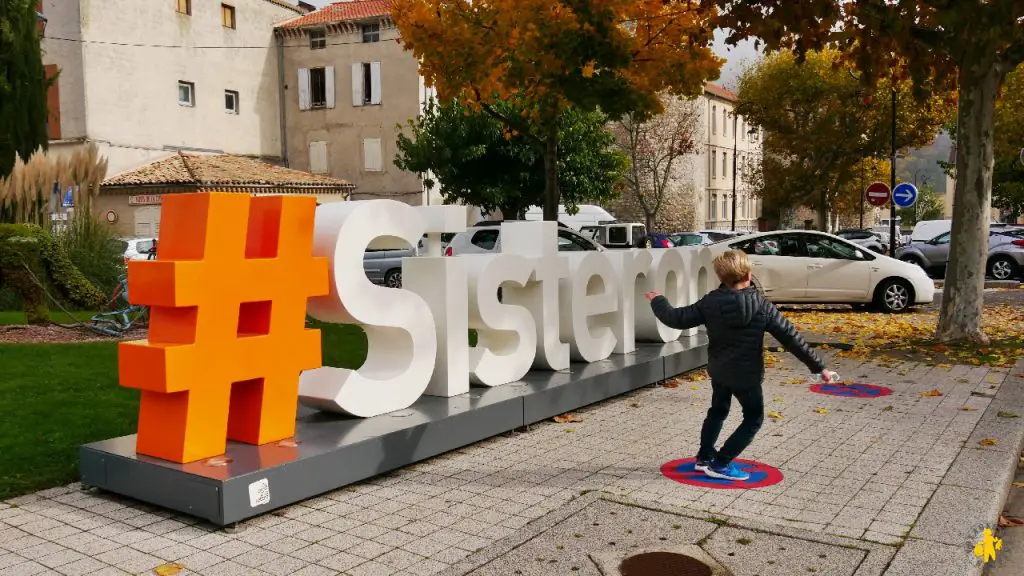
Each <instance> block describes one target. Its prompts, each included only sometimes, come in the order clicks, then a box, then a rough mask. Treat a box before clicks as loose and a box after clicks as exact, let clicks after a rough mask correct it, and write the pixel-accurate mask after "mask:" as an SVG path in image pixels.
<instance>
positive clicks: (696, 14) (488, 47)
mask: <svg viewBox="0 0 1024 576" xmlns="http://www.w3.org/2000/svg"><path fill="white" fill-rule="evenodd" d="M391 13H392V18H393V19H394V21H395V23H396V25H397V26H398V28H399V31H400V32H401V35H402V42H403V43H404V45H405V47H406V49H408V50H410V51H412V53H413V54H414V55H415V57H416V58H417V59H418V60H419V61H420V73H421V74H422V75H423V77H424V79H425V81H426V83H427V84H428V85H431V86H434V87H435V88H436V89H437V96H438V99H439V100H441V101H442V102H448V101H450V100H452V99H458V100H459V101H460V102H462V103H463V104H465V105H466V106H468V107H470V108H476V109H482V110H484V111H485V112H487V113H488V114H491V115H492V116H494V117H495V118H497V119H498V120H500V121H502V122H503V123H504V124H505V125H506V127H507V128H508V129H510V130H511V129H514V130H518V131H519V132H520V133H522V134H523V135H524V136H526V137H527V138H528V139H529V140H530V141H531V142H532V143H533V144H534V145H535V146H537V148H538V149H540V150H543V151H544V155H545V166H546V178H545V217H548V216H549V214H548V212H549V211H554V210H555V209H556V208H557V204H558V190H557V178H555V170H554V166H555V163H556V161H557V149H558V146H557V144H558V141H557V139H558V129H557V119H558V117H559V115H560V114H561V113H562V112H563V111H564V110H565V109H567V108H569V107H577V108H580V109H582V110H587V111H590V110H596V109H600V110H601V111H602V112H604V113H605V114H607V115H608V116H609V117H610V118H611V119H613V120H615V119H619V118H621V117H622V116H624V115H625V114H634V115H636V116H645V115H651V114H658V113H660V112H661V111H662V101H661V99H660V98H659V94H660V93H669V94H673V95H678V96H685V97H694V96H697V95H699V94H701V93H702V92H703V87H704V83H705V82H706V81H708V80H713V79H716V78H718V74H719V70H720V68H721V66H722V63H723V61H722V60H721V59H719V58H718V57H716V56H715V55H714V54H713V53H712V51H711V49H710V47H709V42H710V40H711V34H712V31H713V28H714V24H713V20H714V17H715V12H714V9H713V8H708V7H702V6H701V4H700V3H696V2H694V3H690V2H664V1H662V0H581V1H575V2H566V1H563V0H472V1H469V0H393V1H392V2H391ZM503 101H512V102H514V103H515V104H516V106H515V109H516V110H518V111H520V112H519V113H517V114H515V115H514V116H513V115H507V114H501V113H499V112H498V111H497V110H495V108H494V107H493V105H494V104H496V103H498V102H503ZM551 216H552V217H553V215H551Z"/></svg>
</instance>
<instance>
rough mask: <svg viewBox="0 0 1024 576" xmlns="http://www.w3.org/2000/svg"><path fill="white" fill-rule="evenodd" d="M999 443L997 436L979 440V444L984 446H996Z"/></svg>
mask: <svg viewBox="0 0 1024 576" xmlns="http://www.w3.org/2000/svg"><path fill="white" fill-rule="evenodd" d="M998 443H999V441H998V440H996V439H995V438H982V439H981V440H978V444H981V445H982V446H995V445H996V444H998Z"/></svg>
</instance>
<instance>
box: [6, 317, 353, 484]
mask: <svg viewBox="0 0 1024 576" xmlns="http://www.w3.org/2000/svg"><path fill="white" fill-rule="evenodd" d="M9 317H11V314H10V313H0V324H3V323H5V320H7V319H8V318H9ZM20 321H21V322H24V318H23V317H22V318H21V320H20ZM9 323H17V322H15V321H11V322H9ZM315 327H318V328H321V330H322V337H323V357H324V364H325V365H330V366H338V367H343V368H358V367H359V366H360V365H362V363H363V361H364V360H365V358H366V337H365V335H364V334H363V332H362V330H361V329H360V328H358V327H355V326H334V325H327V326H315ZM0 375H2V376H0V500H2V499H5V498H10V497H12V496H16V495H18V494H24V493H26V492H32V491H35V490H40V489H43V488H48V487H51V486H59V485H61V484H66V483H69V482H72V481H74V480H75V479H76V478H77V474H78V447H79V446H80V445H81V444H85V443H88V442H94V441H96V440H103V439H106V438H111V437H115V436H123V435H125V434H132V433H134V432H135V426H136V422H137V418H138V403H139V401H138V398H139V393H138V391H136V390H128V389H125V388H121V387H120V386H118V385H117V344H116V343H114V342H95V343H84V344H4V345H0Z"/></svg>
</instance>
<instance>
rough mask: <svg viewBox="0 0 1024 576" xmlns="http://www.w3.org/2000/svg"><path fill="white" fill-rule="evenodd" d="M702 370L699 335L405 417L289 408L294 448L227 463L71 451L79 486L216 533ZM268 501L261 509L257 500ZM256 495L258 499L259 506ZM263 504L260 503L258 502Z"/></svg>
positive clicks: (115, 445)
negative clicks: (174, 514) (186, 518)
mask: <svg viewBox="0 0 1024 576" xmlns="http://www.w3.org/2000/svg"><path fill="white" fill-rule="evenodd" d="M706 363H707V340H706V338H705V337H704V335H703V334H700V335H698V336H695V337H692V338H682V339H680V340H678V341H676V342H671V343H668V344H664V345H640V347H639V349H638V350H637V351H636V352H635V353H633V354H627V355H614V356H612V357H611V358H609V359H608V360H603V361H601V362H594V363H592V364H573V365H572V366H571V367H570V369H569V370H568V371H565V372H541V371H535V372H530V373H529V374H527V376H526V378H524V379H523V380H522V381H520V382H515V383H512V384H507V385H504V386H499V387H496V388H473V389H472V390H471V391H470V392H469V393H468V394H463V395H461V396H456V397H453V398H439V397H436V396H423V397H421V398H420V399H419V400H418V401H417V402H416V403H415V404H414V405H413V406H412V407H410V408H409V409H407V410H402V411H399V412H394V413H391V414H385V415H382V416H377V417H374V418H365V419H363V418H354V417H346V416H342V415H338V414H328V413H324V412H318V411H314V410H310V409H307V408H305V407H303V406H300V407H299V417H298V421H297V425H296V431H295V439H294V441H285V442H278V443H271V444H266V445H263V446H251V445H248V444H240V443H235V442H229V443H228V447H227V452H226V456H227V457H228V459H229V461H228V462H227V463H226V464H222V465H219V466H218V465H211V463H210V462H209V461H201V462H194V463H191V464H175V463H173V462H168V461H164V460H159V459H156V458H149V457H146V456H139V455H137V454H136V453H135V436H134V435H131V436H122V437H120V438H112V439H110V440H104V441H102V442H96V443H93V444H87V445H85V446H82V447H81V449H80V451H79V468H80V470H81V475H82V483H83V484H84V485H87V486H94V487H97V488H100V489H102V490H107V491H109V492H113V493H116V494H121V495H124V496H128V497H130V498H134V499H137V500H141V501H143V502H147V503H149V504H154V505H157V506H160V507H163V508H168V509H171V510H176V511H178V512H183V513H186V514H189V515H192V516H196V517H199V518H203V519H206V520H209V521H210V522H213V523H214V524H217V525H219V526H224V525H228V524H233V523H235V522H239V521H241V520H245V519H247V518H251V517H253V516H259V515H260V514H265V513H267V512H269V511H271V510H274V509H277V508H281V507H283V506H287V505H289V504H294V503H296V502H300V501H302V500H306V499H308V498H311V497H313V496H317V495H319V494H323V493H325V492H329V491H331V490H336V489H338V488H341V487H343V486H346V485H348V484H352V483H355V482H359V481H361V480H365V479H367V478H371V477H373V476H376V475H378V474H382V473H384V472H388V471H391V470H395V469H397V468H401V467H403V466H407V465H409V464H412V463H414V462H418V461H420V460H424V459H427V458H430V457H433V456H437V455H438V454H443V453H445V452H448V451H451V450H455V449H457V448H461V447H463V446H467V445H469V444H473V443H475V442H479V441H481V440H484V439H486V438H490V437H492V436H496V435H498V434H502V433H504V432H508V431H510V430H514V429H516V428H520V427H522V426H525V425H527V424H532V423H535V422H539V421H541V420H545V419H547V418H550V417H552V416H555V415H557V414H561V413H564V412H568V411H570V410H575V409H577V408H580V407H582V406H586V405H589V404H593V403H595V402H600V401H601V400H605V399H607V398H611V397H613V396H617V395H619V394H623V393H625V392H629V391H631V390H636V389H638V388H642V387H644V386H647V385H649V384H653V383H655V382H658V381H661V380H664V379H665V378H670V377H672V376H675V375H677V374H681V373H683V372H687V371H690V370H694V369H696V368H700V367H702V366H704V365H705V364H706ZM267 492H269V500H268V499H267ZM261 496H262V498H261ZM267 500H268V501H267Z"/></svg>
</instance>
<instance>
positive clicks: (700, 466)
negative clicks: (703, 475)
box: [693, 458, 711, 472]
mask: <svg viewBox="0 0 1024 576" xmlns="http://www.w3.org/2000/svg"><path fill="white" fill-rule="evenodd" d="M710 466H711V461H710V460H704V459H703V458H697V461H696V462H694V463H693V469H694V470H696V471H697V472H704V471H706V470H707V469H708V468H709V467H710Z"/></svg>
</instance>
